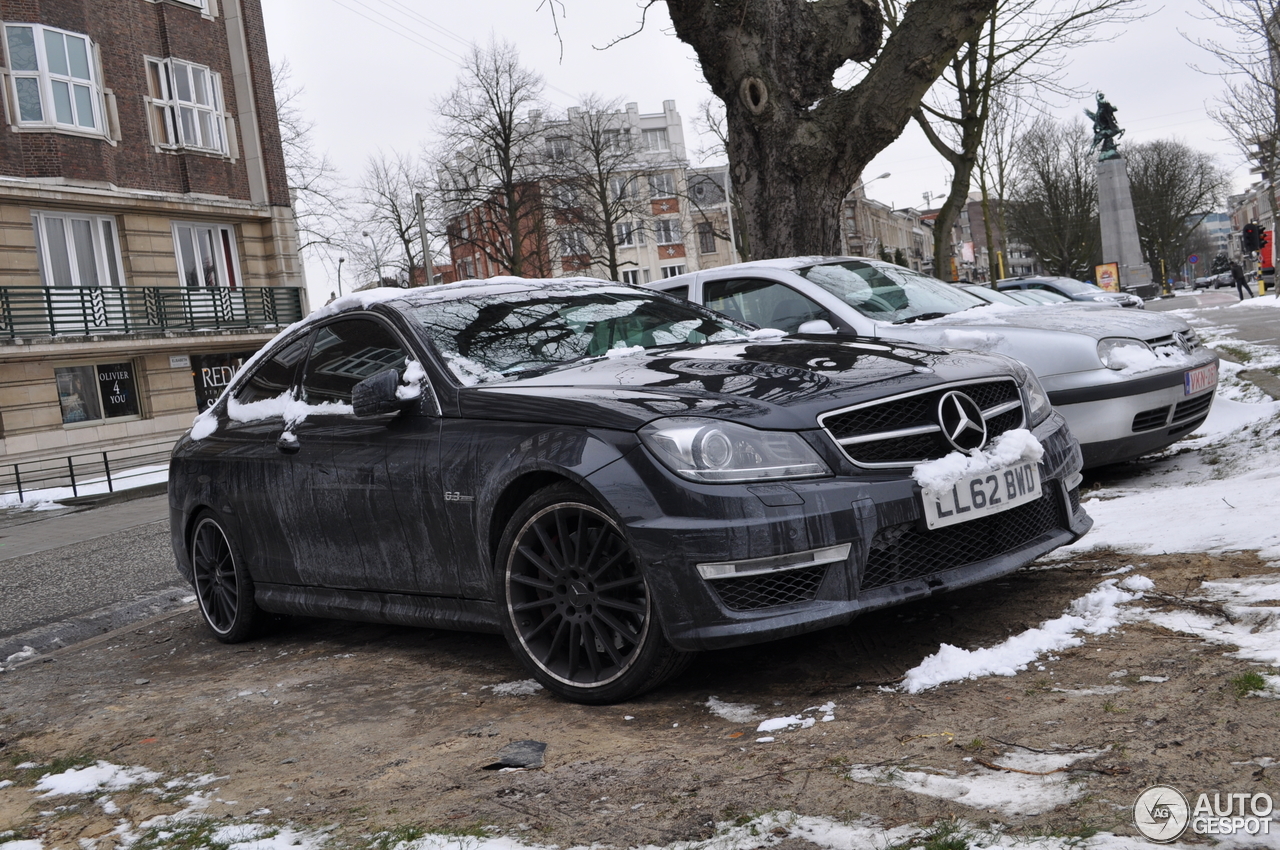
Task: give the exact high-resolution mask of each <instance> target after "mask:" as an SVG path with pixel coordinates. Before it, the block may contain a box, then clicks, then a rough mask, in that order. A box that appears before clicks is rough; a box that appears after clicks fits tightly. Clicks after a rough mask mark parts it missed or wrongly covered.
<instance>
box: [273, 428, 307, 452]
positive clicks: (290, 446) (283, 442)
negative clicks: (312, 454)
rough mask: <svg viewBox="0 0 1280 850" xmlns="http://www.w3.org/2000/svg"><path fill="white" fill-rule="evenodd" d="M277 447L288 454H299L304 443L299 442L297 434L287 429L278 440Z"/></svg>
mask: <svg viewBox="0 0 1280 850" xmlns="http://www.w3.org/2000/svg"><path fill="white" fill-rule="evenodd" d="M276 448H277V449H279V450H280V451H282V452H283V453H285V454H287V455H291V454H297V452H298V449H300V448H302V444H301V443H299V442H298V437H297V435H295V434H293V433H292V432H290V431H285V432H284V433H283V434H281V435H280V439H278V440H276Z"/></svg>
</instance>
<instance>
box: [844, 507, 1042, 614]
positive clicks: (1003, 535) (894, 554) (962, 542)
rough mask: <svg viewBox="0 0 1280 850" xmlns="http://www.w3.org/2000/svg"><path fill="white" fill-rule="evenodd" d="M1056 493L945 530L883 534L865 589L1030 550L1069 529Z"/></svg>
mask: <svg viewBox="0 0 1280 850" xmlns="http://www.w3.org/2000/svg"><path fill="white" fill-rule="evenodd" d="M1060 515H1061V510H1060V508H1059V507H1058V498H1057V495H1056V492H1055V491H1054V488H1053V487H1048V486H1047V487H1045V492H1044V494H1043V495H1042V496H1041V497H1040V498H1039V499H1037V500H1036V501H1034V502H1031V503H1030V504H1027V505H1020V506H1018V507H1016V508H1012V509H1010V510H1007V511H1003V512H1001V513H998V514H992V515H991V516H986V517H982V518H981V519H975V520H970V521H969V522H962V523H958V524H956V525H949V526H946V527H945V528H936V529H933V530H931V531H930V530H922V529H921V528H920V527H919V526H918V525H917V524H916V523H914V522H905V523H901V524H899V525H892V526H888V527H886V528H882V529H880V530H879V531H877V532H876V535H875V537H873V538H872V540H871V552H870V553H869V555H868V557H867V567H866V570H864V571H863V574H862V581H861V582H860V586H861V588H862V590H871V589H873V588H877V587H884V586H886V585H890V584H896V583H897V582H900V581H907V580H909V579H918V578H923V577H924V576H928V575H933V574H935V573H940V572H942V571H944V570H950V569H954V568H955V567H963V566H965V565H966V564H973V563H977V562H978V561H985V560H986V559H988V558H994V557H996V556H998V555H1003V554H1005V553H1007V552H1012V551H1014V550H1016V549H1019V548H1021V547H1023V546H1025V545H1026V544H1027V543H1029V542H1031V541H1032V540H1035V539H1036V538H1037V537H1040V536H1041V535H1043V534H1046V533H1048V532H1051V531H1053V530H1054V529H1056V528H1060V527H1062V526H1063V525H1064V523H1063V521H1062V519H1061V516H1060Z"/></svg>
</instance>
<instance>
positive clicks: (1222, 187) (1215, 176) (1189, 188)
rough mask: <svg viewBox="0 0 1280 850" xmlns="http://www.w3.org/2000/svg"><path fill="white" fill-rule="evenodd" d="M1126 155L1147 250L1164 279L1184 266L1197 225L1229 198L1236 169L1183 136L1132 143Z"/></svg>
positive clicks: (1158, 276) (1154, 272)
mask: <svg viewBox="0 0 1280 850" xmlns="http://www.w3.org/2000/svg"><path fill="white" fill-rule="evenodd" d="M1125 160H1126V162H1127V165H1128V169H1129V183H1130V186H1131V187H1132V189H1133V210H1134V215H1135V217H1136V218H1137V220H1138V238H1139V240H1140V241H1141V243H1142V251H1143V253H1144V254H1145V255H1146V257H1147V262H1149V263H1150V264H1151V269H1152V276H1153V277H1154V278H1155V279H1156V280H1164V279H1165V278H1166V276H1167V274H1168V272H1169V271H1170V270H1172V269H1178V268H1181V267H1182V264H1183V263H1184V262H1185V261H1186V258H1187V256H1188V255H1189V254H1190V253H1191V245H1192V241H1193V234H1194V233H1195V232H1196V229H1197V227H1198V226H1199V225H1200V223H1201V222H1202V221H1203V220H1204V219H1205V217H1206V216H1207V215H1209V213H1211V212H1213V211H1214V210H1216V209H1217V208H1218V206H1219V205H1220V204H1221V203H1222V202H1223V201H1224V200H1225V198H1226V193H1227V189H1228V186H1229V183H1230V175H1229V174H1228V173H1227V172H1226V171H1225V170H1224V169H1222V168H1220V167H1219V166H1218V165H1217V163H1216V162H1215V161H1214V159H1213V157H1212V156H1210V155H1209V154H1207V153H1204V152H1202V151H1197V150H1194V149H1192V148H1190V147H1188V146H1187V145H1185V144H1183V143H1182V142H1177V141H1165V140H1161V141H1155V142H1148V143H1146V144H1136V145H1130V146H1129V148H1128V151H1127V152H1126V154H1125ZM1162 261H1163V262H1162Z"/></svg>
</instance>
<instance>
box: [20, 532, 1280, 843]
mask: <svg viewBox="0 0 1280 850" xmlns="http://www.w3.org/2000/svg"><path fill="white" fill-rule="evenodd" d="M1092 557H1093V559H1091V560H1087V561H1085V560H1076V561H1072V562H1069V563H1067V564H1065V565H1061V566H1058V567H1056V568H1054V569H1034V568H1033V569H1029V570H1024V571H1022V572H1020V573H1017V574H1015V575H1013V576H1011V577H1009V578H1008V579H1005V580H1002V581H999V582H997V583H994V584H989V585H985V586H980V587H977V588H973V589H970V590H967V591H962V592H958V593H954V594H951V595H947V596H942V597H939V598H936V599H933V600H930V601H927V602H923V603H916V604H912V605H908V606H904V607H900V608H896V609H890V610H888V611H883V612H879V613H876V614H873V615H868V616H866V617H864V618H862V619H861V620H859V621H857V622H856V623H854V624H852V625H851V626H849V627H846V628H840V629H834V630H829V631H825V632H821V633H818V634H813V635H808V636H804V637H800V638H795V639H790V640H786V641H782V642H778V643H774V644H769V645H765V646H760V647H753V648H748V649H741V650H733V651H722V652H715V653H706V654H704V655H701V656H699V657H698V658H697V660H695V661H694V663H693V665H692V666H691V667H690V669H689V670H688V671H687V672H686V673H684V674H683V675H682V676H681V677H680V678H679V679H677V680H675V681H674V682H672V683H670V684H668V685H667V686H666V687H664V688H663V689H662V690H660V691H659V692H657V693H653V694H650V695H648V696H645V697H643V698H641V699H639V700H636V701H633V702H631V703H628V704H625V705H619V706H611V707H584V706H578V705H573V704H569V703H566V702H563V701H560V700H558V699H556V698H554V697H551V696H549V695H548V694H547V693H546V692H545V691H543V692H537V693H533V694H530V695H495V693H494V690H493V686H494V685H499V684H502V683H510V682H513V681H518V680H523V679H526V678H527V675H526V674H525V673H524V672H523V671H522V670H521V668H520V667H519V666H518V664H517V662H516V661H515V659H514V657H513V656H512V655H511V654H510V653H509V652H508V650H507V648H506V645H505V644H504V642H503V641H502V639H501V638H500V637H495V636H488V635H481V636H476V635H466V634H457V633H449V632H440V631H428V630H421V629H410V628H397V627H384V626H370V625H360V624H348V623H334V622H328V621H319V620H305V619H294V620H289V621H286V622H285V623H283V624H281V626H279V627H277V628H276V629H274V630H273V632H272V633H271V634H269V635H268V636H266V637H264V638H261V639H259V640H256V641H255V642H252V643H248V644H242V645H238V646H224V645H222V644H219V643H217V642H216V641H214V640H213V639H212V638H211V637H210V636H209V633H208V632H207V631H206V630H205V629H204V627H203V626H202V624H201V622H200V620H199V615H198V614H197V613H196V612H195V611H194V610H188V611H185V612H181V613H179V614H176V615H173V616H170V617H167V618H162V619H158V620H155V621H152V622H148V623H146V624H144V625H143V626H141V627H134V628H130V629H126V630H121V631H117V632H113V633H109V634H107V635H104V636H103V637H101V638H98V639H95V640H94V641H92V642H89V643H85V644H80V645H77V646H75V647H70V648H68V649H65V650H62V651H60V652H58V653H56V654H55V655H53V656H52V657H48V658H46V659H37V660H35V661H34V662H31V663H28V664H25V665H23V666H20V667H18V668H16V669H12V670H10V671H8V672H5V673H3V674H0V783H2V782H3V780H6V779H7V780H12V782H13V784H11V785H9V786H8V787H0V834H3V832H4V830H5V829H6V828H7V829H10V830H13V831H12V832H11V833H10V835H9V837H10V838H39V839H41V840H42V841H43V843H44V846H45V847H46V848H50V847H77V848H78V847H81V846H97V847H104V848H105V847H110V846H112V841H113V840H114V839H112V838H111V832H112V830H113V828H114V826H115V824H116V822H117V821H118V820H119V819H120V817H121V816H122V815H121V814H108V813H106V811H104V808H103V807H102V805H100V804H95V803H93V802H92V801H81V802H75V801H71V802H70V804H69V805H66V806H65V807H64V808H63V809H61V810H58V811H57V813H56V816H52V815H50V814H49V812H50V811H51V808H52V807H53V805H54V803H56V802H57V801H56V800H55V801H50V800H48V799H47V798H42V797H39V796H38V795H37V794H35V793H34V792H33V788H32V785H33V783H34V782H35V781H36V780H37V779H38V777H39V776H40V775H41V774H42V773H44V772H46V769H19V768H17V767H16V765H17V764H20V763H29V762H36V763H41V764H45V765H49V764H54V763H55V760H56V759H73V760H74V759H79V760H81V762H82V763H83V762H84V761H87V760H92V759H104V760H107V761H110V762H112V763H115V764H119V765H141V766H145V767H148V768H150V769H153V770H156V771H160V772H162V773H163V774H164V776H166V777H178V776H186V775H192V774H206V775H207V774H213V775H215V776H216V777H218V778H217V780H216V781H215V782H214V783H213V785H212V786H210V787H211V788H213V789H216V793H215V796H216V798H217V799H218V801H219V802H217V803H216V807H215V808H212V809H210V812H209V813H210V814H211V815H214V816H216V817H218V818H221V819H224V820H227V821H232V820H235V819H238V818H250V817H251V815H252V817H251V819H252V820H254V821H255V822H260V823H268V824H291V825H293V826H308V827H330V828H332V833H331V835H332V839H336V840H337V841H336V844H342V845H345V846H353V847H365V846H369V845H370V839H369V836H370V835H373V834H375V833H378V832H380V831H385V830H393V829H400V833H399V834H411V833H410V832H409V831H408V830H407V829H406V828H407V827H421V828H425V829H427V830H437V831H446V832H455V833H456V832H466V831H468V830H472V829H475V828H477V827H485V826H490V827H497V828H498V829H500V830H501V831H502V832H504V833H508V834H512V835H516V836H518V837H519V838H520V839H521V840H522V841H526V842H529V843H538V844H558V845H560V846H562V847H563V846H571V845H584V844H590V843H592V842H602V843H606V844H609V845H612V846H615V847H636V846H640V845H644V844H657V845H663V844H668V843H670V842H672V841H675V840H680V839H694V838H700V837H708V836H710V835H712V834H713V832H714V824H716V823H717V822H724V821H732V820H735V819H743V818H746V817H749V816H751V815H754V814H758V813H763V812H769V811H776V810H788V811H792V812H797V813H800V814H811V815H823V816H827V817H832V818H837V819H844V820H853V819H856V818H859V817H861V816H863V815H870V816H872V817H874V818H876V819H878V820H879V821H880V822H881V823H883V824H884V825H886V826H894V825H897V824H902V823H917V824H920V823H923V824H929V823H932V822H935V821H937V820H938V819H947V818H953V817H959V818H964V819H966V820H967V821H969V822H971V823H979V824H983V823H988V822H996V823H1002V824H1004V825H1005V827H1006V828H1007V830H1008V831H1010V832H1012V833H1014V834H1017V835H1027V836H1031V835H1042V834H1059V835H1087V834H1089V833H1090V832H1091V831H1092V830H1104V831H1109V832H1115V833H1117V834H1121V835H1135V836H1136V833H1135V830H1134V828H1133V825H1132V821H1131V816H1130V810H1131V807H1132V805H1133V802H1134V799H1135V797H1136V796H1137V794H1138V793H1139V792H1140V791H1142V790H1143V789H1145V788H1147V787H1148V786H1151V785H1153V784H1157V783H1167V784H1171V785H1173V786H1175V787H1179V788H1183V789H1205V790H1213V789H1223V790H1233V791H1251V792H1252V791H1267V792H1268V793H1270V794H1271V795H1272V796H1273V797H1277V798H1280V793H1278V792H1280V789H1277V787H1276V784H1277V783H1276V779H1277V778H1280V766H1277V767H1273V768H1269V769H1268V768H1263V767H1260V764H1259V763H1258V762H1257V761H1256V760H1257V759H1259V758H1262V762H1261V763H1262V764H1266V763H1268V762H1267V761H1266V758H1276V757H1280V740H1277V734H1276V730H1277V729H1278V728H1280V722H1278V720H1280V701H1278V700H1274V699H1263V698H1258V697H1246V698H1243V699H1242V698H1238V697H1237V696H1236V694H1235V693H1234V691H1233V688H1232V685H1231V679H1232V678H1233V677H1235V676H1238V675H1239V674H1241V673H1245V672H1249V671H1251V670H1258V669H1260V668H1258V666H1257V665H1254V664H1251V663H1249V662H1246V661H1241V660H1238V659H1232V658H1228V657H1226V656H1225V655H1224V653H1225V652H1226V651H1228V648H1224V647H1222V646H1211V645H1207V644H1204V643H1202V642H1201V641H1199V640H1197V639H1194V638H1190V637H1187V636H1185V635H1181V634H1175V633H1172V632H1168V631H1165V630H1164V629H1161V628H1157V627H1154V626H1151V625H1148V624H1132V625H1126V626H1124V627H1122V628H1120V629H1117V630H1114V631H1112V632H1110V633H1108V634H1105V635H1102V636H1097V637H1090V638H1089V639H1088V640H1087V642H1086V643H1085V644H1084V645H1083V646H1081V647H1078V648H1076V649H1073V650H1069V651H1066V652H1062V653H1059V654H1058V656H1057V660H1056V661H1045V662H1044V666H1045V668H1046V669H1044V670H1043V671H1041V670H1035V669H1034V667H1033V669H1032V670H1031V671H1028V672H1022V673H1019V674H1018V675H1017V676H1014V677H1007V678H1006V677H989V678H984V679H981V680H977V681H967V682H961V683H953V684H949V685H944V686H942V687H940V688H937V689H935V690H932V691H927V692H924V693H920V694H917V695H907V694H905V693H902V692H901V691H895V690H892V689H891V688H889V687H888V686H890V685H892V683H893V682H894V681H895V680H897V679H898V678H899V677H901V676H902V674H903V673H904V672H905V671H906V670H907V669H909V668H911V667H912V666H914V665H916V664H918V663H919V662H920V660H921V659H922V658H923V657H925V656H926V655H928V654H930V653H932V652H934V651H935V650H937V648H938V646H939V645H940V644H941V643H944V642H946V643H951V644H955V645H957V646H961V647H968V648H974V647H979V646H989V645H992V644H995V643H998V642H999V641H1001V640H1003V639H1005V638H1006V637H1008V636H1009V635H1011V634H1015V633H1018V632H1021V631H1023V630H1025V629H1028V628H1031V627H1034V626H1036V625H1038V624H1040V623H1041V622H1043V621H1044V620H1046V619H1050V618H1053V617H1057V616H1059V615H1060V614H1061V613H1062V612H1063V611H1064V609H1065V608H1066V606H1067V605H1068V604H1069V603H1070V601H1071V600H1073V599H1076V598H1078V597H1080V596H1082V595H1084V594H1085V593H1087V592H1088V591H1089V590H1091V589H1093V588H1094V587H1096V586H1097V585H1098V583H1099V582H1100V581H1101V580H1102V576H1103V574H1105V573H1107V572H1109V571H1111V570H1113V569H1115V568H1117V567H1122V566H1125V565H1127V564H1134V563H1136V564H1138V565H1139V567H1140V569H1139V570H1138V572H1141V573H1142V574H1143V575H1146V576H1148V577H1150V578H1152V579H1153V580H1154V581H1155V583H1156V588H1157V592H1158V595H1155V596H1153V595H1151V594H1148V597H1147V598H1146V599H1144V600H1142V601H1141V602H1138V603H1136V604H1138V605H1145V606H1148V607H1172V608H1183V609H1186V610H1202V611H1203V608H1202V607H1200V606H1198V604H1197V603H1194V602H1191V601H1189V600H1184V599H1182V597H1183V596H1184V595H1185V594H1187V593H1189V592H1193V591H1194V590H1195V589H1196V588H1197V587H1198V585H1199V583H1200V582H1201V581H1204V580H1206V579H1214V578H1223V577H1228V576H1236V575H1251V574H1258V573H1266V572H1268V570H1269V568H1268V567H1266V565H1265V564H1263V563H1261V562H1259V561H1258V560H1257V559H1256V558H1255V557H1253V556H1251V555H1248V554H1243V555H1236V556H1229V557H1208V556H1203V555H1186V556H1165V557H1159V558H1145V559H1140V560H1135V559H1134V558H1133V557H1132V556H1119V555H1116V556H1105V555H1104V556H1096V555H1095V556H1092ZM1120 671H1125V672H1123V673H1120ZM1113 674H1118V675H1113ZM1142 676H1151V677H1168V681H1166V682H1141V681H1140V677H1142ZM1116 685H1119V686H1121V687H1122V689H1120V690H1114V689H1113V692H1112V693H1107V694H1097V693H1095V694H1079V693H1070V691H1082V690H1088V689H1091V688H1098V687H1103V686H1116ZM1055 688H1060V689H1062V690H1055ZM712 696H715V697H718V698H719V699H720V700H722V701H726V702H731V703H743V704H753V705H756V706H757V713H758V714H759V716H761V717H765V718H770V717H780V716H784V715H790V714H797V713H801V712H804V711H805V710H806V709H810V708H812V707H814V706H818V705H821V704H823V703H827V702H833V703H835V708H834V710H833V711H832V712H831V713H832V714H833V715H834V718H835V719H834V720H832V721H830V722H818V723H816V724H815V725H814V726H812V727H811V728H807V729H793V730H791V731H784V732H779V733H777V734H776V736H775V737H776V740H774V741H773V742H770V743H760V742H757V740H756V739H757V738H759V737H761V735H760V733H758V732H757V731H756V723H755V722H750V721H748V722H736V723H735V722H732V721H729V720H724V719H721V718H720V717H718V716H716V715H714V714H712V713H711V712H710V711H709V710H708V708H707V701H708V699H709V698H710V697H712ZM809 715H810V716H818V717H820V715H821V713H818V714H817V715H815V713H814V712H812V711H810V712H809ZM521 740H536V741H541V742H545V743H546V745H547V748H546V753H545V764H544V766H543V767H542V768H541V769H536V770H525V771H516V772H497V771H492V770H485V769H483V768H485V766H486V765H490V764H492V763H494V762H495V761H496V759H497V753H498V750H499V749H500V748H501V747H502V746H504V745H505V744H508V743H510V742H514V741H521ZM1016 745H1021V746H1023V747H1029V748H1035V749H1053V748H1060V747H1068V748H1080V749H1103V748H1106V747H1110V748H1111V749H1110V750H1108V751H1106V752H1105V753H1103V754H1102V755H1100V756H1097V757H1095V758H1092V759H1089V760H1085V761H1082V762H1077V763H1076V764H1075V765H1074V767H1075V768H1077V769H1075V770H1073V771H1072V772H1071V777H1072V781H1074V782H1081V783H1084V784H1085V785H1086V786H1087V794H1086V795H1085V796H1083V797H1082V798H1081V799H1079V800H1078V801H1076V802H1073V803H1069V804H1064V805H1061V806H1059V807H1058V808H1056V809H1053V810H1051V811H1048V812H1045V813H1042V814H1038V815H1028V816H1008V815H1000V814H992V813H989V812H984V811H981V810H975V809H973V808H970V807H966V806H963V805H959V804H957V803H954V802H950V801H947V800H942V799H935V798H931V797H925V796H921V795H917V794H913V793H910V792H907V791H904V790H901V789H897V788H894V787H892V786H889V785H871V784H860V783H857V782H853V781H851V780H849V779H848V778H847V773H848V770H849V768H850V766H852V765H859V764H862V765H865V764H898V763H900V764H902V765H904V766H909V767H911V768H912V769H923V770H935V771H947V770H950V771H957V772H959V773H962V774H966V773H973V772H977V771H984V770H989V768H986V767H982V766H981V765H980V764H979V762H980V761H992V762H994V760H995V758H996V757H997V756H999V755H1001V754H1004V753H1007V752H1011V751H1013V750H1014V749H1015V747H1016ZM966 759H968V760H966ZM61 763H67V762H65V761H64V762H61ZM72 763H74V762H72ZM111 799H112V801H113V803H114V805H116V806H118V807H119V808H120V810H121V812H122V813H123V816H127V817H128V819H129V820H131V821H132V822H133V823H135V824H136V823H141V822H142V821H144V820H145V819H146V818H147V817H151V816H153V815H159V814H167V813H171V812H174V811H177V810H179V809H180V808H182V806H183V805H184V804H183V802H182V801H181V799H179V797H178V795H169V796H165V795H157V794H155V793H143V792H129V791H125V792H117V793H113V794H112V795H111ZM63 802H64V803H66V802H68V801H67V800H64V801H63ZM264 810H269V814H264V813H263V811H264ZM90 839H92V840H94V841H96V842H97V843H96V844H94V843H89V844H87V845H84V844H83V842H86V841H87V840H90ZM1187 840H1193V839H1191V837H1190V836H1188V837H1187V838H1184V841H1187ZM1139 844H1145V842H1143V841H1142V840H1141V839H1139V838H1136V837H1135V846H1137V845H1139ZM787 846H789V847H790V846H795V847H800V846H803V842H800V841H799V840H798V839H790V840H789V841H788V842H787Z"/></svg>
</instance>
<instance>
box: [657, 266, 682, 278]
mask: <svg viewBox="0 0 1280 850" xmlns="http://www.w3.org/2000/svg"><path fill="white" fill-rule="evenodd" d="M679 274H684V263H681V264H680V265H678V266H663V267H662V277H663V278H664V279H665V278H668V277H675V276H676V275H679Z"/></svg>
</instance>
